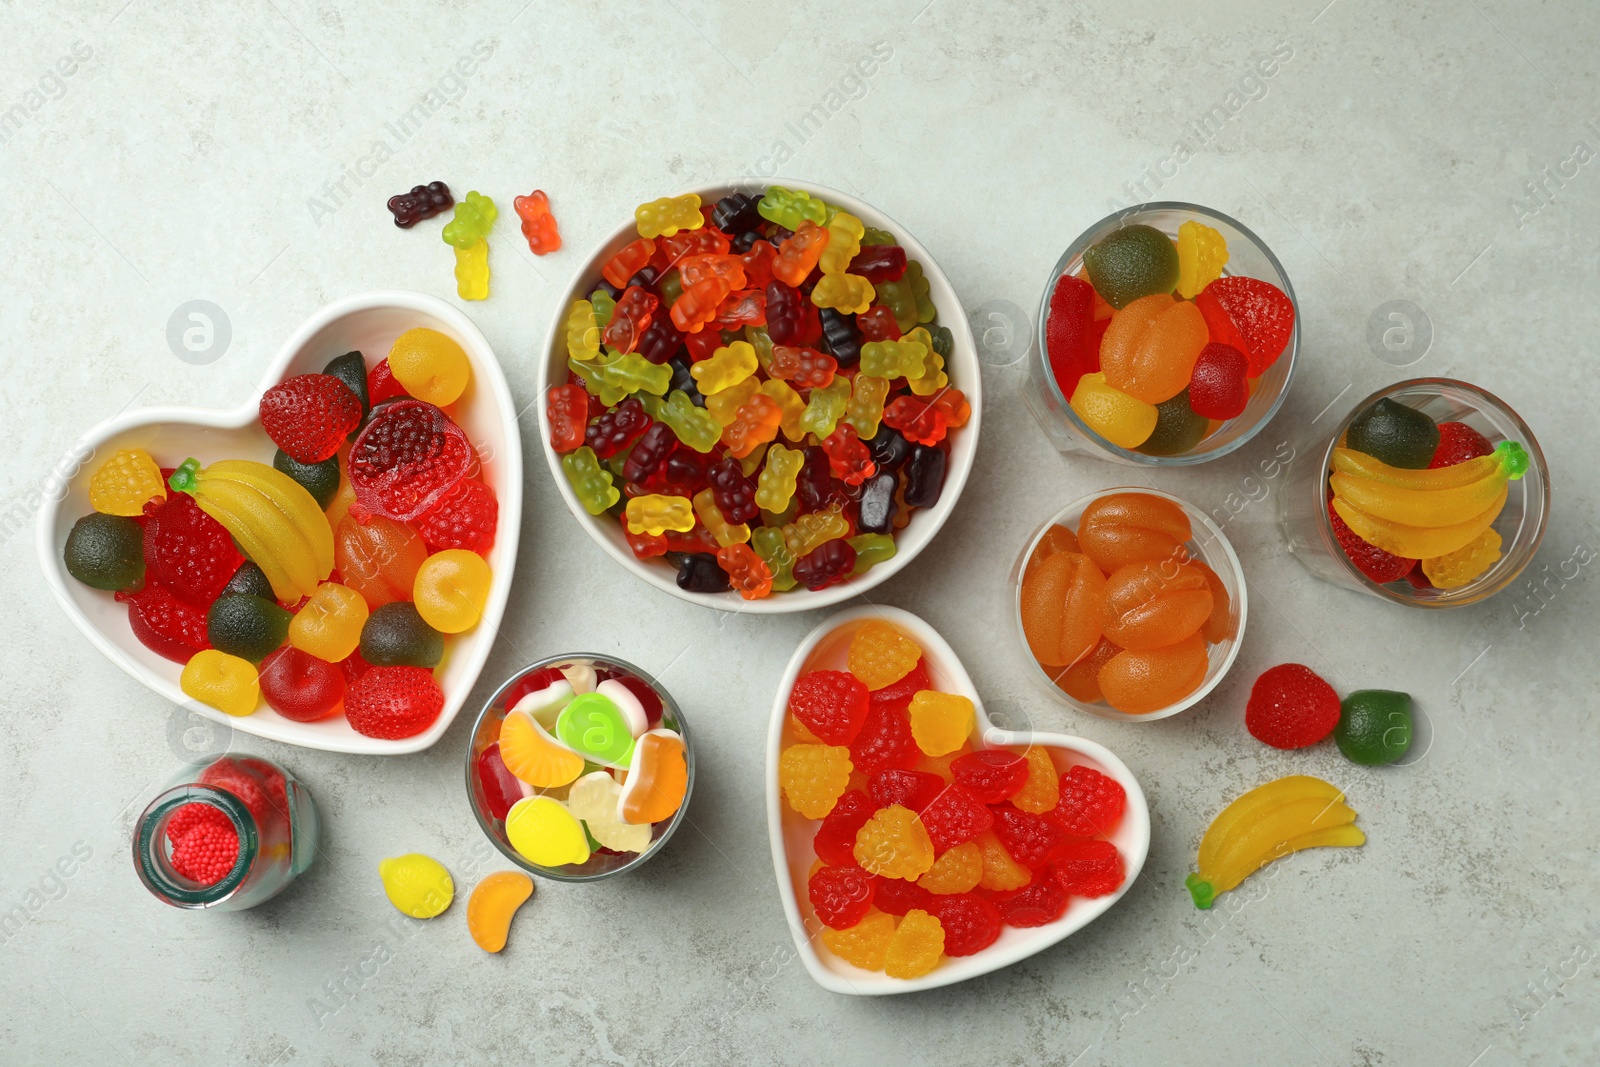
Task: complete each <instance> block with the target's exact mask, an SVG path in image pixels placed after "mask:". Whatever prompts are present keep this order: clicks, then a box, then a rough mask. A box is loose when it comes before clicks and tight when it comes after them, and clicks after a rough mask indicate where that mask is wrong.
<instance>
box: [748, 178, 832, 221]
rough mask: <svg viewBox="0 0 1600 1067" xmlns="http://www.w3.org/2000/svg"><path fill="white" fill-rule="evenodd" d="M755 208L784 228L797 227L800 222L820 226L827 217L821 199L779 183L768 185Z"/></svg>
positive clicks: (764, 216)
mask: <svg viewBox="0 0 1600 1067" xmlns="http://www.w3.org/2000/svg"><path fill="white" fill-rule="evenodd" d="M756 210H757V211H758V212H759V213H760V215H761V217H762V218H764V219H766V220H767V221H769V222H773V223H776V224H777V225H779V226H782V227H783V228H784V229H786V230H796V229H799V228H800V224H801V223H802V222H810V223H812V224H813V225H816V226H820V225H822V223H823V220H824V219H826V218H827V217H828V215H827V208H826V207H824V206H823V203H822V201H821V200H817V199H815V198H813V197H812V196H811V194H810V193H807V192H804V191H802V190H799V189H785V188H784V187H783V186H781V185H769V186H768V187H767V191H766V194H765V195H764V196H762V198H761V202H760V203H759V204H758V205H757V206H756Z"/></svg>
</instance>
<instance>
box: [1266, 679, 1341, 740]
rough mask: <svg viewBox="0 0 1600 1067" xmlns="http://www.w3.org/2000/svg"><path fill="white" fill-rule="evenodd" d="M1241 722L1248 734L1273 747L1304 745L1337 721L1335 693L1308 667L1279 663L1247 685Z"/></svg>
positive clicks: (1329, 732) (1329, 728)
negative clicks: (1250, 684) (1246, 697)
mask: <svg viewBox="0 0 1600 1067" xmlns="http://www.w3.org/2000/svg"><path fill="white" fill-rule="evenodd" d="M1244 724H1245V727H1246V729H1248V730H1249V731H1250V736H1252V737H1254V738H1255V739H1256V740H1257V741H1260V742H1262V743H1263V744H1267V745H1271V746H1272V747H1273V748H1305V747H1306V746H1307V745H1314V744H1316V743H1317V742H1318V741H1321V740H1322V739H1323V738H1324V737H1327V736H1328V735H1329V734H1331V733H1333V728H1334V727H1335V726H1338V725H1339V694H1338V693H1336V692H1334V691H1333V686H1331V685H1329V684H1328V683H1327V682H1325V681H1323V680H1322V679H1321V678H1320V677H1318V675H1317V673H1316V672H1315V671H1313V670H1312V669H1311V668H1310V667H1307V666H1305V665H1303V664H1299V663H1280V664H1278V666H1276V667H1269V668H1268V669H1267V670H1265V671H1262V672H1261V677H1259V678H1257V679H1256V684H1255V685H1253V686H1251V687H1250V700H1249V702H1248V703H1246V704H1245V708H1244Z"/></svg>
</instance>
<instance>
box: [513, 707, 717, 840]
mask: <svg viewBox="0 0 1600 1067" xmlns="http://www.w3.org/2000/svg"><path fill="white" fill-rule="evenodd" d="M502 751H503V750H502ZM688 791H689V765H688V762H687V761H686V760H685V759H684V747H683V738H682V737H681V736H680V735H679V734H678V733H676V732H675V731H672V730H648V731H646V732H645V733H643V734H641V735H640V736H639V740H638V741H637V742H636V743H635V744H634V748H633V764H632V766H631V767H630V768H629V769H628V777H627V778H626V779H625V780H624V781H623V783H622V795H621V796H620V797H618V798H617V817H618V818H620V819H621V820H622V821H623V822H627V823H655V822H660V821H662V820H663V819H670V818H671V817H672V816H673V815H674V814H675V813H676V812H677V810H678V809H679V808H681V807H682V806H683V798H684V795H685V794H686V793H687V792H688Z"/></svg>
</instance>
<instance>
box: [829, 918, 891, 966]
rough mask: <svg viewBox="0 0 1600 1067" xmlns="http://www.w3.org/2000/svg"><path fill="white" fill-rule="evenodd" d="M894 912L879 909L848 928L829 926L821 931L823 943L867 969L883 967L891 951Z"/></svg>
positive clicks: (842, 957) (845, 958)
mask: <svg viewBox="0 0 1600 1067" xmlns="http://www.w3.org/2000/svg"><path fill="white" fill-rule="evenodd" d="M894 927H895V922H894V916H893V915H887V914H885V913H884V912H881V911H878V910H876V909H874V910H872V911H869V912H868V913H867V916H866V918H864V919H862V920H861V921H860V922H858V923H856V924H855V925H854V926H852V927H850V928H849V929H846V930H833V929H829V928H827V927H824V928H823V931H822V943H823V944H824V945H827V946H828V951H829V952H832V953H833V954H834V955H835V956H838V957H839V958H840V959H842V960H844V961H845V962H846V963H850V964H854V965H855V966H857V967H860V968H861V969H862V970H866V971H881V970H883V958H884V956H886V955H887V954H888V952H889V942H890V941H891V940H893V939H894Z"/></svg>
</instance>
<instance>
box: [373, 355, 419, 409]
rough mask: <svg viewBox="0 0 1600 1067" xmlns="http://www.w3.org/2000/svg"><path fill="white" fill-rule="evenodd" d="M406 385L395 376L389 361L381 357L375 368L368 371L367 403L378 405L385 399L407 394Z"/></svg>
mask: <svg viewBox="0 0 1600 1067" xmlns="http://www.w3.org/2000/svg"><path fill="white" fill-rule="evenodd" d="M407 395H409V394H407V393H406V387H405V386H403V385H401V384H400V382H399V381H398V380H397V379H396V378H395V376H394V372H393V371H392V370H390V369H389V361H388V360H387V359H380V360H378V362H377V363H376V364H374V365H373V368H372V369H371V370H370V371H368V372H367V403H369V404H371V405H372V406H373V407H377V406H378V405H379V404H381V403H383V402H384V401H385V400H393V399H394V398H395V397H400V396H407Z"/></svg>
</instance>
